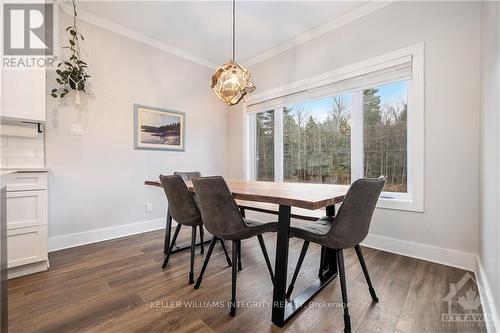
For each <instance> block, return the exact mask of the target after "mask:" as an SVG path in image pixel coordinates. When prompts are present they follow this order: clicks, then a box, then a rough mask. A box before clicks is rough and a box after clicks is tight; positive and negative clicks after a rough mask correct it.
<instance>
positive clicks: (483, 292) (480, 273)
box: [476, 256, 500, 333]
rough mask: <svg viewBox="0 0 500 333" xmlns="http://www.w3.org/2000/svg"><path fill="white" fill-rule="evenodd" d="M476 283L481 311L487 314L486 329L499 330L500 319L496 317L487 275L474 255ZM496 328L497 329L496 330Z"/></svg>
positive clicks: (492, 331)
mask: <svg viewBox="0 0 500 333" xmlns="http://www.w3.org/2000/svg"><path fill="white" fill-rule="evenodd" d="M476 263H477V267H476V283H477V285H478V287H479V294H480V296H481V305H482V308H483V313H485V314H487V317H486V319H487V320H486V330H487V331H488V332H490V333H494V332H498V331H500V321H499V318H498V312H497V307H496V306H495V301H494V299H493V295H492V293H491V288H490V284H489V283H488V277H487V275H486V272H485V271H484V268H483V264H482V261H481V258H479V257H478V256H476ZM497 329H498V330H497Z"/></svg>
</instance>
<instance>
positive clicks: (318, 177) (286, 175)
mask: <svg viewBox="0 0 500 333" xmlns="http://www.w3.org/2000/svg"><path fill="white" fill-rule="evenodd" d="M350 104H351V96H350V95H342V96H336V97H327V98H322V99H318V100H311V101H304V102H301V103H295V104H290V105H287V106H285V107H283V143H284V145H285V150H284V154H283V179H284V181H285V182H301V183H328V184H346V185H348V184H350V183H351V128H350V121H351V111H350Z"/></svg>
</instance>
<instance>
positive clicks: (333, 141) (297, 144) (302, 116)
mask: <svg viewBox="0 0 500 333" xmlns="http://www.w3.org/2000/svg"><path fill="white" fill-rule="evenodd" d="M407 95H408V94H407V81H398V82H393V83H390V84H385V85H381V86H377V87H372V88H369V89H365V90H363V91H361V92H358V93H345V94H341V95H338V96H330V97H324V98H319V99H312V100H306V101H301V102H298V103H293V104H289V105H283V106H282V107H280V108H276V109H275V110H269V111H265V112H258V113H256V122H255V124H256V132H255V133H256V138H255V140H256V142H255V144H256V145H255V147H256V155H255V156H256V179H257V180H265V181H273V180H275V147H274V145H275V135H280V134H281V135H282V136H283V147H282V148H283V149H282V151H283V156H282V158H283V181H285V182H301V183H326V184H344V185H349V184H350V183H351V182H352V180H353V179H355V176H353V174H352V172H353V170H352V169H353V168H351V164H352V163H357V164H359V165H362V170H361V173H362V174H361V175H359V176H361V177H371V178H373V177H379V176H381V175H383V176H385V177H386V179H387V182H386V186H385V188H384V191H386V192H402V193H406V192H407V190H408V185H407V160H408V156H407V109H408V108H407ZM355 98H358V99H359V100H358V101H357V103H355V101H354V99H355ZM275 112H282V119H283V124H282V126H283V129H282V133H280V132H281V131H275ZM356 112H358V113H359V115H360V116H359V117H353V114H354V113H356ZM278 119H279V118H278ZM353 119H362V122H361V121H358V123H353ZM356 129H357V130H356ZM353 133H358V135H360V136H363V138H358V141H360V142H362V146H363V147H362V150H359V151H357V150H356V147H353V146H352V144H351V143H352V140H351V139H352V138H351V136H352V135H353ZM278 152H279V150H278ZM358 160H359V163H358V162H356V161H358ZM353 161H354V162H353Z"/></svg>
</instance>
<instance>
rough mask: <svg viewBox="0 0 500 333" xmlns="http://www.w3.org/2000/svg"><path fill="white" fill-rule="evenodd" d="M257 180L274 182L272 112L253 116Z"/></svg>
mask: <svg viewBox="0 0 500 333" xmlns="http://www.w3.org/2000/svg"><path fill="white" fill-rule="evenodd" d="M255 120H256V122H255V128H256V134H257V135H256V136H255V137H256V140H257V141H256V144H255V146H256V148H257V151H256V154H255V155H256V157H257V158H256V163H257V175H256V176H257V177H256V178H257V180H267V181H273V180H274V111H272V110H271V111H265V112H259V113H257V114H256V116H255Z"/></svg>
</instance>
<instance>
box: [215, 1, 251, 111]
mask: <svg viewBox="0 0 500 333" xmlns="http://www.w3.org/2000/svg"><path fill="white" fill-rule="evenodd" d="M235 6H236V0H233V57H232V59H231V60H228V61H227V62H226V63H224V64H223V65H221V66H219V67H218V68H217V71H216V72H215V73H214V75H213V76H212V86H211V87H212V90H213V91H214V93H215V94H216V95H217V97H219V99H221V100H222V101H224V102H225V103H226V104H227V105H235V104H238V103H239V102H240V101H241V100H242V99H243V97H245V95H247V94H249V93H251V92H253V91H254V90H255V86H254V85H253V83H252V81H250V75H251V74H250V71H248V69H246V68H244V67H243V66H241V65H240V64H238V63H237V62H236V61H235V60H234V59H235V58H234V53H235V52H234V51H235V46H234V44H235V43H234V42H235Z"/></svg>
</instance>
